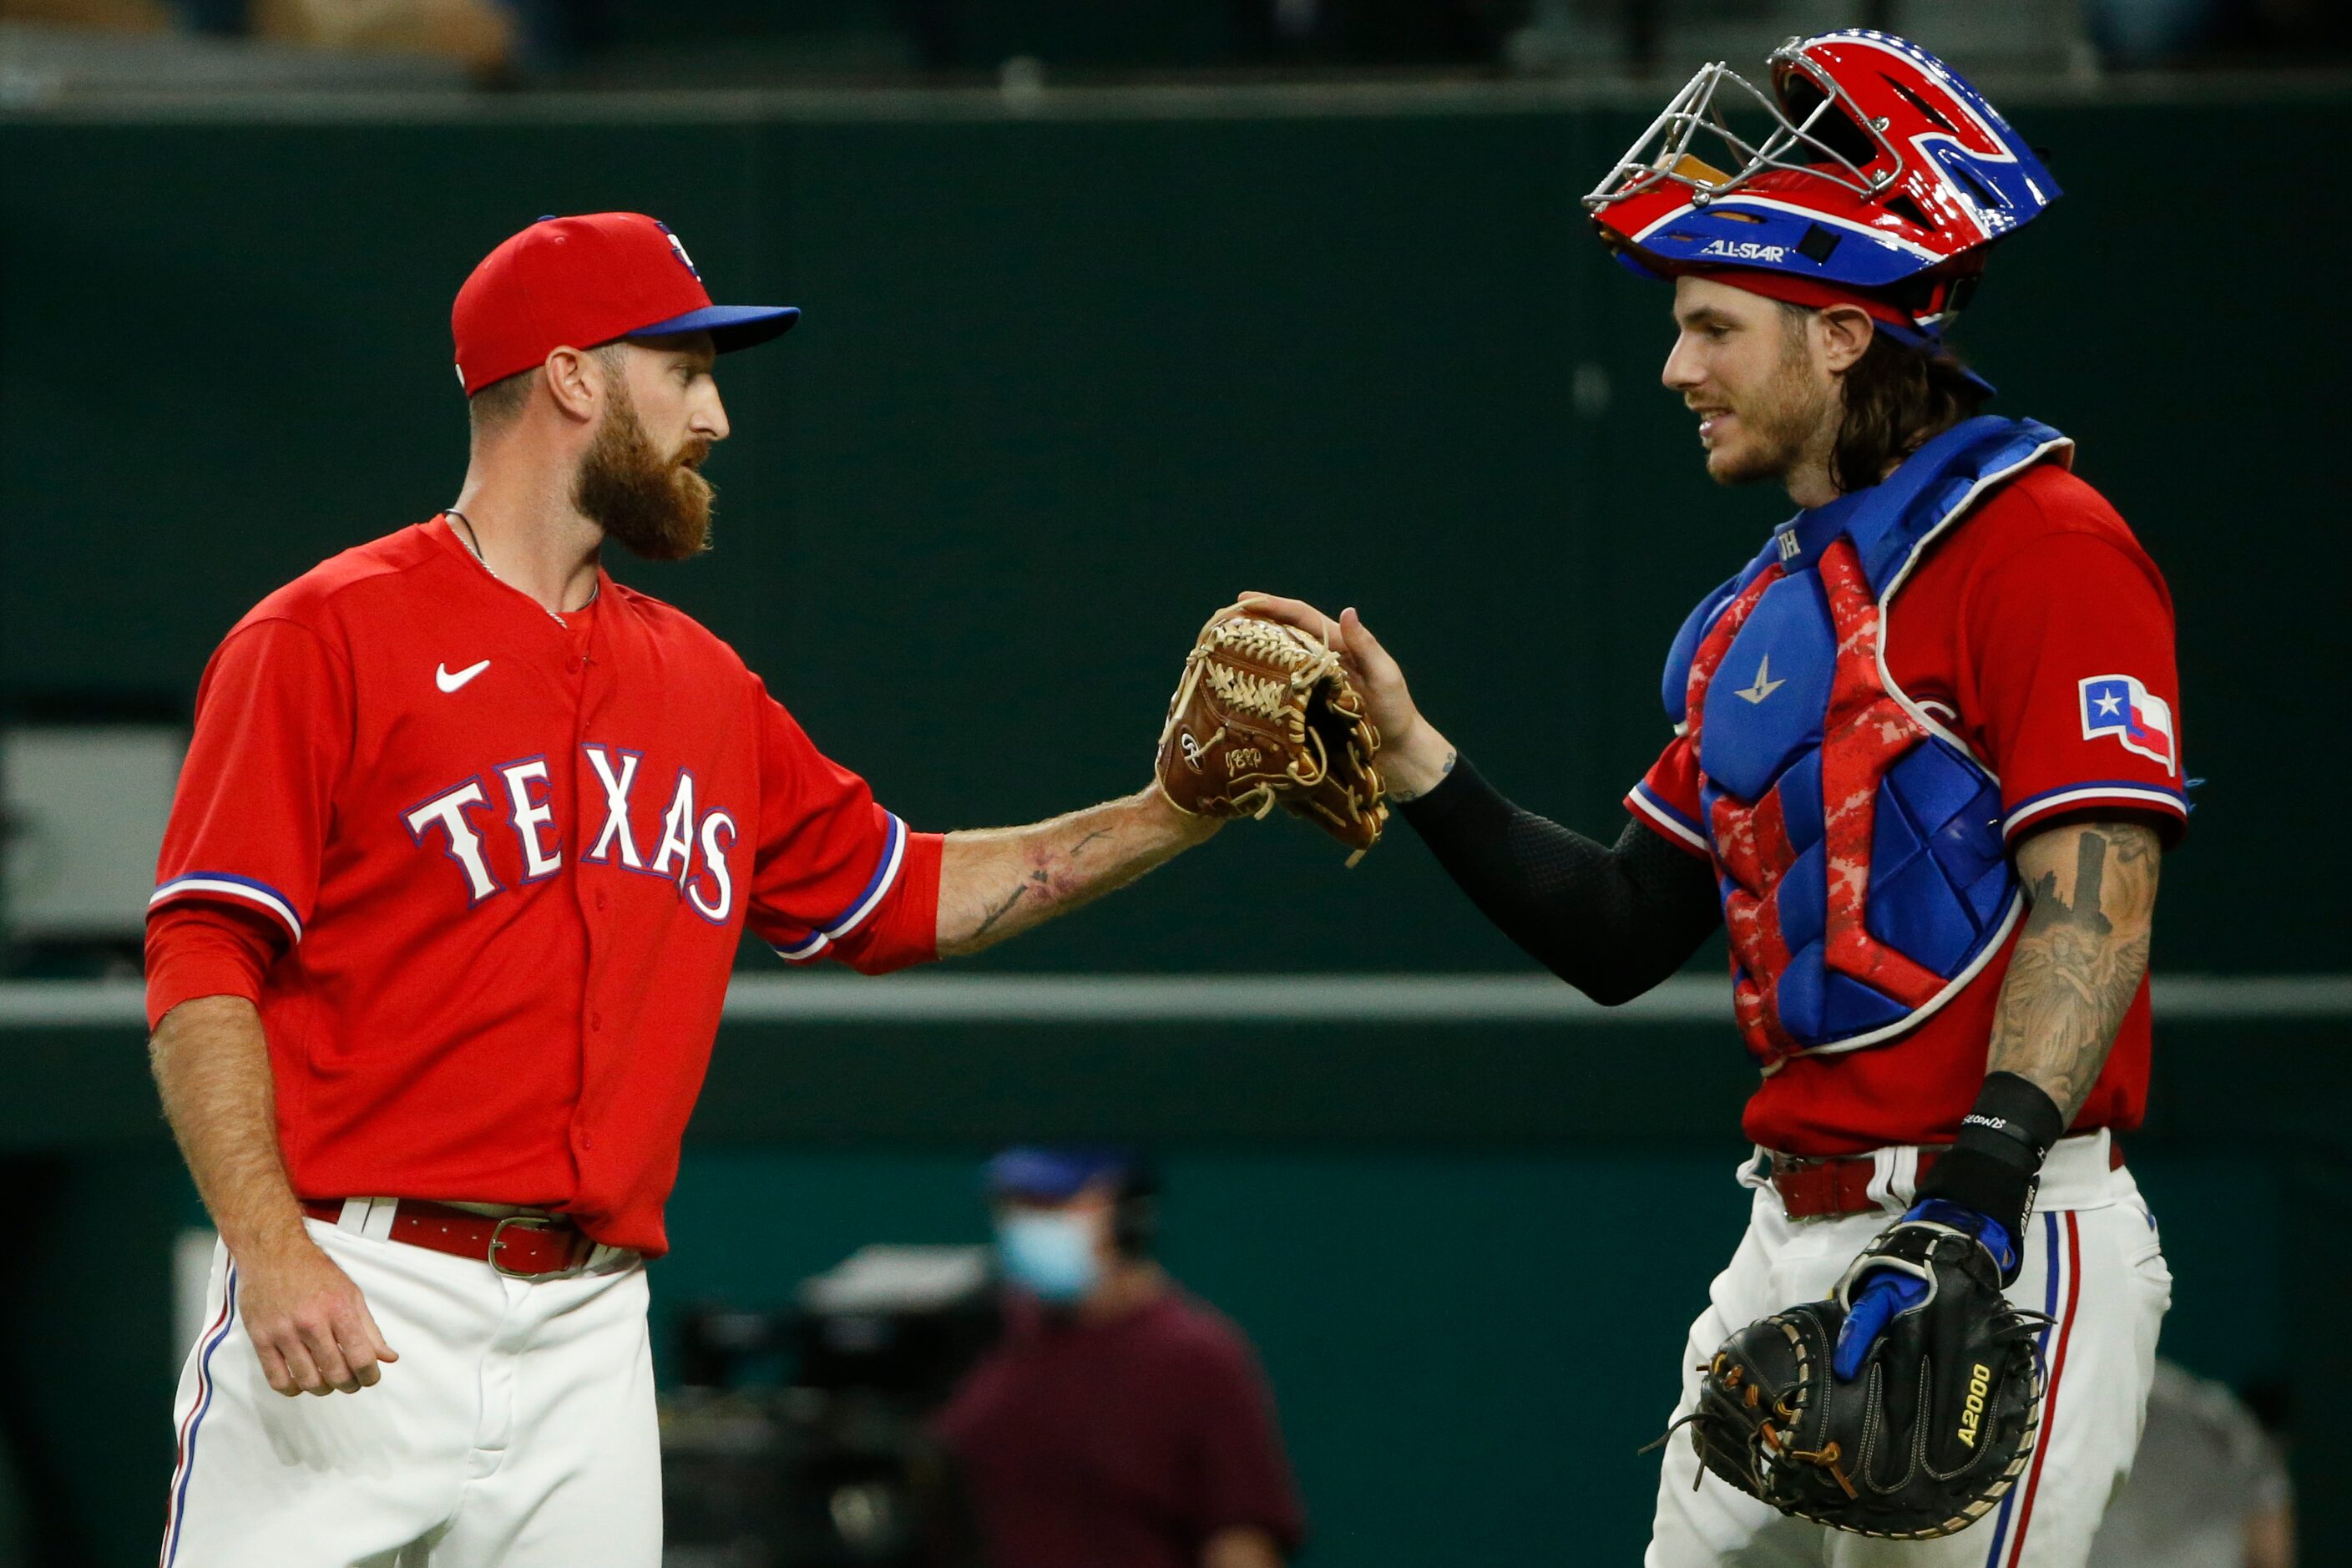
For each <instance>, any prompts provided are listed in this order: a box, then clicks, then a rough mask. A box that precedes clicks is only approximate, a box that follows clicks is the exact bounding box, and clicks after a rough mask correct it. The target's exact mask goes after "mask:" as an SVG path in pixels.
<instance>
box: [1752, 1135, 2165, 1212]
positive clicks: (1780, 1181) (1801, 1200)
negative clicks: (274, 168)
mask: <svg viewBox="0 0 2352 1568" xmlns="http://www.w3.org/2000/svg"><path fill="white" fill-rule="evenodd" d="M1936 1160H1937V1151H1935V1150H1933V1149H1922V1150H1920V1151H1919V1165H1918V1169H1917V1172H1916V1174H1915V1175H1914V1177H1913V1178H1912V1179H1913V1180H1914V1181H1915V1182H1916V1181H1917V1180H1918V1178H1919V1177H1921V1176H1925V1175H1926V1174H1927V1173H1928V1172H1930V1171H1932V1170H1934V1169H1935V1168H1936ZM1771 1161H1772V1173H1771V1175H1772V1187H1773V1190H1774V1191H1775V1192H1778V1193H1779V1194H1780V1206H1781V1207H1782V1208H1784V1209H1786V1210H1787V1211H1788V1214H1789V1217H1790V1219H1818V1218H1820V1217H1821V1216H1822V1215H1846V1214H1868V1213H1870V1212H1871V1211H1872V1210H1874V1209H1876V1208H1878V1207H1880V1206H1881V1205H1880V1204H1879V1202H1878V1200H1877V1199H1876V1198H1874V1197H1872V1196H1871V1195H1870V1180H1871V1177H1872V1175H1873V1174H1874V1165H1873V1163H1872V1161H1871V1158H1870V1156H1869V1155H1867V1154H1856V1155H1850V1156H1846V1157H1843V1158H1837V1159H1822V1160H1811V1159H1800V1158H1798V1157H1797V1156H1796V1155H1793V1154H1774V1155H1772V1156H1771ZM2123 1163H2124V1146H2123V1141H2122V1140H2121V1139H2116V1138H2110V1139H2109V1140H2108V1146H2107V1168H2108V1169H2109V1170H2116V1169H2119V1168H2121V1166H2122V1165H2123Z"/></svg>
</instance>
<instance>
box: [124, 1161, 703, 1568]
mask: <svg viewBox="0 0 2352 1568" xmlns="http://www.w3.org/2000/svg"><path fill="white" fill-rule="evenodd" d="M372 1209H373V1212H374V1213H376V1214H377V1215H380V1224H379V1225H377V1226H370V1225H369V1224H368V1216H369V1214H370V1212H371V1210H372ZM308 1224H309V1225H310V1234H311V1235H312V1236H313V1237H315V1238H316V1239H317V1240H318V1242H319V1244H320V1246H321V1247H325V1248H326V1250H327V1254H328V1256H329V1257H331V1258H333V1259H334V1260H335V1262H336V1263H337V1264H339V1265H340V1266H341V1268H343V1270H344V1272H346V1273H348V1274H349V1275H350V1276H351V1277H352V1281H353V1282H354V1283H355V1284H357V1285H358V1286H359V1288H360V1289H361V1291H362V1294H364V1295H365V1296H366V1298H367V1303H368V1308H369V1310H371V1311H373V1313H374V1314H375V1321H376V1324H377V1326H378V1327H379V1328H381V1329H382V1330H383V1334H384V1338H385V1340H386V1341H387V1342H390V1344H391V1345H392V1348H393V1349H394V1350H395V1351H397V1352H399V1353H400V1360H399V1361H398V1363H394V1364H389V1365H386V1366H385V1367H384V1368H383V1381H382V1382H380V1383H378V1384H376V1385H375V1386H374V1387H373V1388H364V1389H362V1390H361V1391H360V1392H359V1393H357V1394H328V1395H326V1396H324V1397H320V1396H315V1395H311V1394H299V1395H297V1396H296V1397H294V1398H291V1399H289V1398H288V1397H286V1396H285V1395H284V1394H278V1393H276V1392H274V1391H273V1390H272V1389H271V1388H270V1386H269V1384H268V1380H267V1379H266V1378H264V1377H263V1376H262V1373H261V1363H260V1362H259V1360H258V1359H257V1357H256V1356H255V1354H254V1351H253V1344H252V1342H251V1341H250V1340H248V1339H247V1337H246V1334H245V1325H244V1323H243V1321H241V1319H240V1317H239V1311H238V1305H237V1300H236V1291H237V1270H236V1265H235V1263H234V1262H233V1261H232V1260H231V1259H230V1258H228V1256H227V1254H226V1250H225V1249H215V1253H214V1258H213V1272H212V1283H211V1287H210V1293H209V1295H208V1297H207V1301H206V1305H207V1308H208V1310H207V1312H206V1316H205V1325H206V1326H205V1333H204V1334H203V1336H202V1337H201V1338H200V1339H198V1340H197V1342H196V1344H195V1348H194V1350H193V1351H192V1352H190V1353H189V1356H188V1363H187V1366H186V1368H185V1369H184V1371H183V1372H182V1373H181V1374H180V1396H179V1400H178V1404H177V1408H176V1411H175V1419H176V1423H177V1426H176V1429H177V1431H178V1433H179V1459H178V1464H177V1466H176V1468H174V1469H173V1475H172V1493H171V1502H170V1511H169V1514H168V1516H167V1522H166V1525H165V1529H164V1536H163V1554H162V1559H161V1568H490V1565H491V1564H500V1565H502V1568H555V1565H557V1564H562V1565H564V1568H578V1565H580V1564H583V1563H594V1564H597V1565H598V1568H657V1565H658V1563H660V1560H661V1467H660V1451H659V1444H658V1437H657V1432H656V1426H655V1417H654V1379H653V1358H652V1354H651V1350H650V1346H649V1345H648V1342H647V1338H646V1273H645V1266H644V1264H643V1262H642V1261H640V1260H639V1259H638V1258H637V1257H636V1255H635V1254H634V1253H625V1252H624V1253H614V1252H611V1251H610V1250H609V1249H604V1248H599V1249H598V1251H597V1253H596V1254H595V1256H594V1258H592V1260H591V1263H590V1266H589V1268H587V1269H586V1270H585V1271H583V1273H582V1274H580V1275H579V1276H577V1277H575V1278H572V1279H506V1278H504V1277H502V1276H500V1275H499V1273H498V1272H497V1271H496V1270H494V1269H492V1268H490V1266H489V1265H488V1263H479V1262H475V1261H473V1260H471V1259H468V1258H452V1257H449V1256H446V1254H443V1253H438V1252H433V1251H430V1250H428V1249H426V1248H425V1247H412V1246H409V1245H408V1244H406V1243H404V1242H397V1241H392V1240H389V1239H377V1238H375V1237H372V1236H370V1235H368V1234H366V1232H367V1231H369V1230H371V1229H375V1230H379V1231H380V1229H381V1227H382V1226H389V1225H390V1224H391V1211H390V1206H389V1205H383V1204H377V1205H370V1204H369V1203H367V1202H366V1201H365V1200H358V1199H355V1200H353V1201H352V1203H351V1204H349V1205H346V1206H345V1211H344V1222H343V1226H342V1227H339V1226H332V1225H326V1224H322V1223H320V1221H317V1220H311V1221H309V1222H308ZM345 1227H349V1228H345Z"/></svg>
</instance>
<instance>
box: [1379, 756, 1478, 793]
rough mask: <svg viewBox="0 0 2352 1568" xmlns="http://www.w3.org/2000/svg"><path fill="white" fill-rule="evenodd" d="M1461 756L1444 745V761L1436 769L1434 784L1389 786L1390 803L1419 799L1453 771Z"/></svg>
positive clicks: (1441, 782) (1442, 781) (1442, 782)
mask: <svg viewBox="0 0 2352 1568" xmlns="http://www.w3.org/2000/svg"><path fill="white" fill-rule="evenodd" d="M1461 757H1462V753H1461V752H1459V751H1457V750H1455V749H1454V747H1452V746H1448V747H1446V748H1445V761H1444V764H1443V765H1441V766H1440V767H1439V768H1438V770H1437V783H1436V784H1431V785H1430V786H1429V789H1400V788H1394V787H1391V789H1390V790H1389V792H1388V796H1389V801H1390V803H1391V805H1403V804H1404V803H1405V802H1406V801H1409V800H1419V799H1420V798H1421V797H1422V796H1423V795H1427V794H1428V793H1429V790H1430V789H1435V788H1436V787H1437V785H1438V784H1444V782H1445V780H1446V778H1447V776H1448V775H1450V774H1451V773H1453V772H1454V763H1457V762H1459V761H1460V760H1461Z"/></svg>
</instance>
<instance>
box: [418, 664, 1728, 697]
mask: <svg viewBox="0 0 2352 1568" xmlns="http://www.w3.org/2000/svg"><path fill="white" fill-rule="evenodd" d="M488 668H490V661H489V660H488V659H487V658H486V659H484V660H482V662H481V663H479V664H469V665H467V667H466V668H463V669H461V670H459V671H458V672H457V674H455V675H452V674H450V673H449V667H448V666H447V665H446V664H441V665H436V666H434V668H433V684H434V685H436V686H437V687H439V688H440V689H442V690H444V691H455V690H457V688H459V687H461V686H463V685H465V684H466V682H467V681H469V680H471V679H474V677H476V676H478V675H479V674H481V673H482V671H484V670H486V669H488ZM1740 695H1741V696H1743V697H1745V696H1746V695H1747V693H1746V692H1744V691H1743V692H1741V693H1740Z"/></svg>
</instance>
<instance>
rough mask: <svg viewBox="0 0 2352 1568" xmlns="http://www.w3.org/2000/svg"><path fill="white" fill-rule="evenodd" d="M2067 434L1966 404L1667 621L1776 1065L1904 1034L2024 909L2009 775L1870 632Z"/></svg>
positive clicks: (1750, 990) (1677, 692)
mask: <svg viewBox="0 0 2352 1568" xmlns="http://www.w3.org/2000/svg"><path fill="white" fill-rule="evenodd" d="M2071 447H2072V443H2071V442H2069V441H2068V440H2067V439H2066V437H2063V436H2061V435H2060V434H2059V433H2058V432H2057V431H2055V430H2053V429H2051V428H2050V427H2049V426H2046V425H2041V424H2037V423H2035V422H2033V421H2031V420H2008V419H1996V418H1990V417H1984V418H1977V419H1970V420H1968V421H1966V422H1965V423H1963V424H1961V425H1959V426H1956V427H1954V428H1953V429H1951V430H1948V431H1947V432H1945V433H1944V434H1943V435H1941V436H1939V437H1936V439H1934V440H1933V441H1930V442H1928V443H1927V445H1926V446H1925V447H1921V448H1920V449H1919V450H1918V451H1917V452H1916V453H1915V454H1913V455H1912V456H1911V457H1910V458H1908V459H1906V461H1905V462H1904V464H1903V465H1902V467H1901V468H1898V469H1896V470H1895V474H1894V476H1893V477H1892V478H1890V479H1887V480H1886V481H1885V482H1884V483H1882V484H1879V485H1876V486H1874V487H1873V488H1871V489H1866V490H1861V491H1857V492H1855V493H1854V494H1853V495H1850V496H1845V497H1842V498H1840V499H1839V500H1836V501H1834V502H1832V504H1830V505H1828V506H1825V507H1822V508H1819V509H1817V510H1812V511H1808V512H1802V513H1800V514H1799V515H1798V516H1797V517H1796V518H1794V519H1793V520H1791V521H1790V522H1788V523H1787V524H1785V525H1783V526H1782V527H1781V528H1780V530H1779V531H1776V532H1775V533H1774V535H1773V536H1772V539H1771V540H1770V542H1768V543H1767V544H1766V546H1765V548H1764V550H1763V551H1762V552H1760V553H1759V555H1758V556H1757V557H1756V559H1755V560H1754V561H1752V562H1751V563H1748V567H1747V568H1746V570H1744V571H1742V572H1741V573H1740V574H1739V575H1738V576H1737V577H1734V578H1733V579H1732V580H1731V581H1730V582H1728V583H1727V584H1724V585H1723V586H1722V587H1721V588H1720V589H1718V590H1717V591H1716V592H1715V593H1714V594H1712V595H1709V596H1708V597H1707V598H1706V601H1705V602H1704V603H1702V604H1701V605H1699V606H1698V608H1697V609H1696V611H1694V612H1693V613H1692V615H1691V616H1690V618H1689V619H1688V620H1687V621H1685V623H1684V626H1683V628H1682V631H1681V633H1680V634H1679V635H1678V636H1677V637H1675V645H1674V650H1673V652H1672V653H1671V654H1670V655H1669V656H1668V658H1667V659H1666V668H1665V677H1664V689H1663V692H1662V695H1663V697H1664V701H1665V707H1666V711H1667V713H1668V714H1669V715H1670V716H1671V717H1672V718H1673V719H1674V720H1675V722H1676V723H1677V724H1678V725H1680V726H1683V727H1684V728H1685V732H1686V733H1687V734H1688V735H1689V736H1690V737H1691V739H1692V741H1693V742H1694V744H1695V747H1696V760H1697V763H1698V771H1699V774H1700V799H1701V803H1702V806H1703V814H1704V817H1705V820H1704V822H1703V823H1702V824H1701V825H1700V826H1701V827H1702V829H1703V830H1704V831H1705V833H1706V837H1707V840H1708V846H1709V848H1710V850H1711V852H1712V853H1713V856H1714V859H1715V865H1716V871H1717V880H1718V883H1719V887H1720V890H1721V892H1722V896H1723V903H1724V923H1725V926H1726V928H1727V931H1729V934H1730V938H1731V963H1732V978H1733V992H1734V999H1735V1004H1736V1009H1737V1012H1738V1019H1739V1024H1740V1028H1741V1031H1742V1033H1743V1035H1744V1036H1745V1037H1746V1038H1747V1040H1748V1047H1749V1049H1750V1050H1751V1051H1752V1052H1753V1053H1754V1054H1755V1055H1756V1056H1757V1058H1758V1059H1759V1061H1760V1062H1761V1063H1762V1064H1763V1066H1764V1068H1765V1069H1766V1070H1767V1071H1771V1070H1775V1069H1777V1068H1779V1067H1780V1065H1781V1064H1782V1063H1783V1062H1785V1061H1787V1060H1788V1059H1789V1058H1791V1057H1795V1056H1799V1055H1803V1054H1807V1053H1811V1052H1815V1051H1840V1050H1853V1049H1856V1048H1858V1047H1864V1046H1868V1045H1874V1044H1877V1043H1879V1042H1881V1041H1883V1040H1887V1039H1891V1038H1893V1037H1895V1036H1897V1035H1900V1034H1902V1033H1903V1032H1905V1031H1906V1030H1907V1029H1909V1028H1910V1027H1912V1026H1914V1025H1916V1023H1917V1022H1918V1021H1919V1020H1920V1019H1922V1018H1924V1017H1926V1016H1927V1015H1928V1014H1929V1013H1932V1012H1933V1011H1934V1010H1935V1009H1936V1008H1937V1007H1939V1006H1941V1005H1943V1004H1944V1003H1945V1002H1946V1001H1947V1000H1948V999H1949V998H1950V997H1951V996H1952V995H1953V994H1957V993H1958V990H1959V989H1960V988H1961V987H1962V986H1963V985H1964V984H1966V983H1967V981H1968V979H1969V977H1970V976H1972V975H1973V974H1974V973H1976V971H1977V970H1978V968H1979V967H1980V966H1981V965H1982V963H1984V961H1985V960H1986V959H1987V958H1988V957H1990V954H1991V953H1992V952H1993V951H1995V950H1996V949H1997V948H1998V946H1999V944H2000V941H2001V940H2002V938H2003V937H2004V936H2005V935H2006V933H2007V931H2008V930H2009V927H2010V925H2011V922H2012V921H2014V920H2015V919H2016V916H2017V910H2018V909H2019V907H2020V903H2021V900H2020V898H2019V889H2018V887H2017V879H2016V873H2015V871H2014V870H2013V868H2011V865H2010V863H2009V858H2008V855H2007V852H2006V848H2005V847H2004V845H2003V844H2002V842H2001V834H2000V815H2001V813H2000V788H1999V785H1998V784H1997V782H1996V781H1995V780H1994V778H1993V777H1992V775H1991V773H1990V772H1988V771H1987V770H1986V768H1985V767H1984V766H1983V764H1981V763H1979V762H1978V761H1977V760H1976V759H1975V758H1974V757H1973V756H1972V755H1971V754H1970V753H1969V751H1968V749H1967V748H1966V747H1965V746H1964V745H1962V744H1960V743H1959V742H1958V741H1957V740H1956V739H1955V738H1954V737H1953V736H1952V735H1951V734H1950V733H1949V731H1947V730H1946V729H1944V727H1943V726H1941V725H1940V724H1938V723H1937V721H1935V720H1934V719H1933V718H1932V717H1931V716H1930V715H1928V714H1927V713H1926V712H1925V711H1924V710H1921V709H1920V708H1919V707H1918V705H1917V704H1916V703H1915V702H1913V701H1912V700H1911V699H1910V698H1909V696H1908V695H1907V694H1906V693H1904V692H1903V691H1902V690H1900V689H1898V688H1896V687H1895V684H1894V682H1893V679H1892V678H1891V677H1890V676H1889V675H1888V674H1887V672H1886V666H1885V658H1884V656H1883V651H1882V650H1883V646H1884V642H1885V637H1886V635H1887V624H1888V620H1889V606H1890V604H1891V602H1892V601H1893V599H1894V596H1895V590H1896V589H1898V588H1899V587H1900V586H1901V585H1902V584H1903V582H1904V581H1905V579H1906V577H1907V576H1908V575H1909V574H1910V572H1911V570H1912V568H1913V567H1914V566H1915V565H1916V563H1918V561H1919V560H1920V559H1921V558H1922V557H1923V556H1924V555H1925V553H1926V552H1927V550H1928V549H1929V548H1930V547H1931V546H1932V545H1933V544H1934V543H1935V542H1937V540H1938V539H1940V538H1942V537H1943V536H1944V535H1946V534H1947V533H1948V531H1950V530H1952V529H1954V528H1956V527H1958V526H1959V525H1960V524H1961V523H1962V522H1963V521H1965V520H1966V519H1967V517H1968V516H1969V511H1970V509H1971V508H1972V507H1973V505H1974V504H1975V502H1976V501H1977V500H1979V498H1980V497H1981V496H1982V495H1983V494H1984V493H1985V492H1987V491H1988V490H1990V489H1992V488H1993V486H1994V485H1996V484H1997V483H1999V482H2000V481H2001V480H2003V479H2008V478H2010V477H2011V476H2013V475H2015V474H2018V473H2020V472H2022V471H2023V470H2024V469H2025V468H2029V467H2030V466H2032V464H2034V463H2036V462H2040V461H2042V460H2045V459H2055V460H2058V461H2062V462H2063V461H2064V460H2065V459H2066V458H2067V456H2068V455H2069V452H2070V449H2071Z"/></svg>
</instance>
